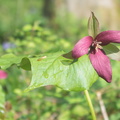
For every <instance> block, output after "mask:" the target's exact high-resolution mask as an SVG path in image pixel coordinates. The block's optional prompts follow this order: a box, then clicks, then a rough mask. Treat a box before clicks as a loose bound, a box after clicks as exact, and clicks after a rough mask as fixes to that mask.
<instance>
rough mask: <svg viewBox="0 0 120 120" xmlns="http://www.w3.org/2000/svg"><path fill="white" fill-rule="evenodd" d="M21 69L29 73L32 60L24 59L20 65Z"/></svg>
mask: <svg viewBox="0 0 120 120" xmlns="http://www.w3.org/2000/svg"><path fill="white" fill-rule="evenodd" d="M20 67H21V68H23V69H25V70H28V71H29V70H31V63H30V60H29V59H28V58H27V57H25V58H23V59H22V61H21V63H20Z"/></svg>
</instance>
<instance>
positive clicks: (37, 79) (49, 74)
mask: <svg viewBox="0 0 120 120" xmlns="http://www.w3.org/2000/svg"><path fill="white" fill-rule="evenodd" d="M45 56H46V58H44V59H42V60H40V61H38V58H33V59H31V69H32V81H31V84H30V86H29V87H28V88H27V89H26V90H25V91H26V92H27V91H29V90H32V89H35V88H38V87H41V86H46V85H55V86H58V87H60V88H62V89H64V90H68V91H83V90H85V89H89V87H90V86H91V85H92V84H93V83H94V82H95V81H96V80H97V78H98V75H97V73H96V71H95V70H94V68H93V67H92V65H91V63H90V60H89V57H88V55H84V56H82V57H80V58H79V59H77V60H72V61H71V59H67V58H64V57H62V56H61V55H60V54H57V53H56V54H52V55H50V54H48V55H45ZM43 57H44V56H43ZM65 62H66V63H69V64H64V63H65Z"/></svg>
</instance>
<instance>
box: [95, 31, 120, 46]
mask: <svg viewBox="0 0 120 120" xmlns="http://www.w3.org/2000/svg"><path fill="white" fill-rule="evenodd" d="M95 40H97V41H100V42H102V44H101V45H107V44H109V43H111V42H113V43H120V31H114V30H108V31H104V32H101V33H99V34H98V35H97V36H96V38H95Z"/></svg>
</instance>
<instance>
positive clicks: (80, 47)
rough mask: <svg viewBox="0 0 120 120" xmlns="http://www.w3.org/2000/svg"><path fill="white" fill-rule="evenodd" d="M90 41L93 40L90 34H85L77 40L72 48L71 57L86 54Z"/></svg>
mask: <svg viewBox="0 0 120 120" xmlns="http://www.w3.org/2000/svg"><path fill="white" fill-rule="evenodd" d="M92 42H93V38H92V37H91V36H86V37H84V38H82V39H81V40H79V41H78V42H77V43H76V44H75V46H74V48H73V50H72V56H73V58H79V57H80V56H82V55H84V54H87V53H88V51H89V47H90V46H91V44H92Z"/></svg>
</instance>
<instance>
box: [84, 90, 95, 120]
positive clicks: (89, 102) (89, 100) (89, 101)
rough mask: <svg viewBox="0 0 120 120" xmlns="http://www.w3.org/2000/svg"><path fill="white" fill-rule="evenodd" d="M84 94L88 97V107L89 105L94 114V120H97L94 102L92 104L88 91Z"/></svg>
mask: <svg viewBox="0 0 120 120" xmlns="http://www.w3.org/2000/svg"><path fill="white" fill-rule="evenodd" d="M84 94H85V96H86V99H87V102H88V105H89V108H90V112H91V114H92V120H96V115H95V111H94V108H93V105H92V102H91V99H90V95H89V93H88V91H87V90H85V91H84Z"/></svg>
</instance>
